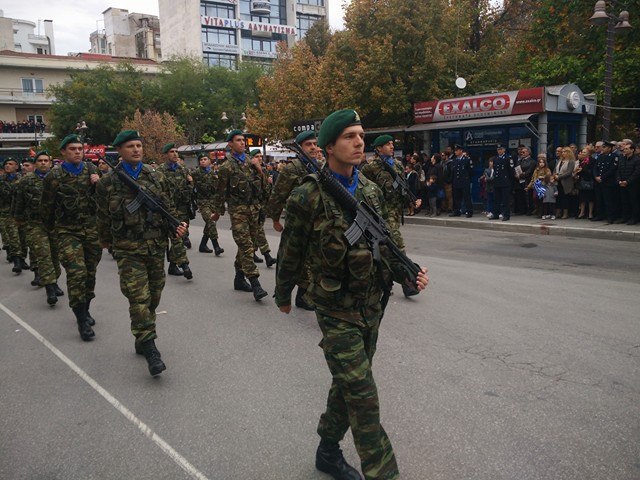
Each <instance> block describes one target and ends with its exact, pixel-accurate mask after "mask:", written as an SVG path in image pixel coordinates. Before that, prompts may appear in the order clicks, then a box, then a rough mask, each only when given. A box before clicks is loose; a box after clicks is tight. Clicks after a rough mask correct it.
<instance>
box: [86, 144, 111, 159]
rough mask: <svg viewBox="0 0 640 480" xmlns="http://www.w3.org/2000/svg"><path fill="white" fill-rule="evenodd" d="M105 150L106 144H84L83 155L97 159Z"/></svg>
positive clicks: (102, 155)
mask: <svg viewBox="0 0 640 480" xmlns="http://www.w3.org/2000/svg"><path fill="white" fill-rule="evenodd" d="M106 151H107V147H106V145H85V146H84V156H85V158H90V159H91V160H96V161H97V160H98V156H100V157H104V155H105V152H106Z"/></svg>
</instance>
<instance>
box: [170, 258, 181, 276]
mask: <svg viewBox="0 0 640 480" xmlns="http://www.w3.org/2000/svg"><path fill="white" fill-rule="evenodd" d="M167 273H168V274H169V275H175V276H176V277H181V276H182V275H183V273H182V270H180V269H179V268H178V266H177V265H176V264H175V263H173V262H169V270H167Z"/></svg>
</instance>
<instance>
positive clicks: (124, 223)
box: [96, 165, 178, 252]
mask: <svg viewBox="0 0 640 480" xmlns="http://www.w3.org/2000/svg"><path fill="white" fill-rule="evenodd" d="M118 168H122V167H118ZM137 182H138V184H140V185H141V186H143V187H144V188H145V190H146V191H147V192H149V193H151V194H153V195H155V196H156V197H157V198H159V199H160V200H162V201H163V202H164V204H165V205H166V206H167V208H168V210H169V212H170V213H171V214H172V215H174V216H176V217H177V216H178V215H177V212H176V211H175V209H174V208H173V205H172V203H171V199H170V196H169V190H168V187H167V185H166V183H165V180H164V177H163V176H162V175H161V174H160V173H158V172H156V171H155V170H154V169H153V168H151V167H149V166H148V165H143V166H142V171H141V172H140V175H139V176H138V179H137ZM134 199H135V194H134V193H133V191H132V190H131V189H130V188H129V187H127V186H126V185H125V184H124V183H123V182H122V181H121V180H120V178H118V176H117V175H114V174H112V175H105V176H103V177H102V178H101V179H100V180H99V181H98V183H97V186H96V201H97V204H98V214H97V219H98V222H97V223H98V236H99V238H100V242H101V243H108V244H112V245H113V247H114V248H115V249H121V250H135V249H138V248H142V249H143V250H144V251H145V252H146V251H147V248H148V247H149V246H150V245H149V244H151V245H153V246H155V247H157V248H156V249H155V250H156V251H159V250H162V249H163V248H164V247H165V246H166V243H167V238H168V237H169V227H168V225H167V223H166V222H165V220H164V219H163V218H162V216H161V215H160V214H159V213H151V212H149V211H148V210H147V208H146V207H145V206H144V205H143V206H141V207H140V208H139V209H138V210H137V211H135V212H134V213H129V212H127V210H126V206H127V205H128V204H129V203H130V202H131V201H133V200H134Z"/></svg>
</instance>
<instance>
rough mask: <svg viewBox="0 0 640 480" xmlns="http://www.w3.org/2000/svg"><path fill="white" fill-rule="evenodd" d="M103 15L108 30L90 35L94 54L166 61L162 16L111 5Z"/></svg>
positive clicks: (91, 51) (97, 31)
mask: <svg viewBox="0 0 640 480" xmlns="http://www.w3.org/2000/svg"><path fill="white" fill-rule="evenodd" d="M102 17H103V22H104V29H102V30H96V31H95V32H93V33H91V35H90V36H89V41H90V42H91V50H90V53H97V54H102V55H111V56H114V57H131V58H146V59H149V60H155V61H156V62H159V61H160V60H162V49H161V44H160V21H159V20H158V17H156V16H155V15H148V14H145V13H129V11H128V10H125V9H122V8H108V9H106V10H105V11H104V12H102Z"/></svg>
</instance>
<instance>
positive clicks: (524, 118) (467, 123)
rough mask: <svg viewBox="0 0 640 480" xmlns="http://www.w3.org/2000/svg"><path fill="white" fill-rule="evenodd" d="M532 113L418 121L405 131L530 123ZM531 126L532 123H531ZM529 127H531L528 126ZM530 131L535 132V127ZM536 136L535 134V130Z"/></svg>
mask: <svg viewBox="0 0 640 480" xmlns="http://www.w3.org/2000/svg"><path fill="white" fill-rule="evenodd" d="M533 116H534V115H532V114H529V115H509V116H506V117H489V118H471V119H469V120H458V121H452V122H437V123H419V124H417V125H412V126H410V127H409V128H407V129H406V130H405V132H407V133H411V132H426V131H428V130H453V129H456V128H470V127H493V126H495V125H511V124H530V123H531V117H533ZM531 127H533V125H531ZM530 129H531V128H530ZM532 132H535V127H534V128H533V130H532ZM535 133H536V136H537V132H535Z"/></svg>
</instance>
